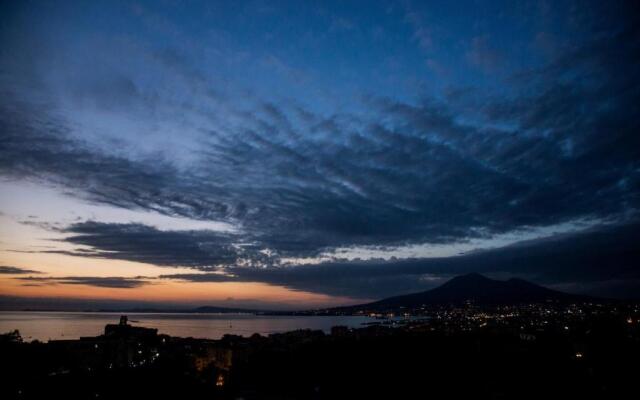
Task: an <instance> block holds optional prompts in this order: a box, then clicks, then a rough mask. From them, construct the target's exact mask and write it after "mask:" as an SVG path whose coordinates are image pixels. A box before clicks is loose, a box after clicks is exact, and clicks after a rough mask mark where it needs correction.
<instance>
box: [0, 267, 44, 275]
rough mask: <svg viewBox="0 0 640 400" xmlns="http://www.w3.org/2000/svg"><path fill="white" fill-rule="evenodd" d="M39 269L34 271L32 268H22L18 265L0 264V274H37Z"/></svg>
mask: <svg viewBox="0 0 640 400" xmlns="http://www.w3.org/2000/svg"><path fill="white" fill-rule="evenodd" d="M39 273H40V272H39V271H34V270H32V269H24V268H18V267H10V266H7V265H0V274H9V275H21V274H39Z"/></svg>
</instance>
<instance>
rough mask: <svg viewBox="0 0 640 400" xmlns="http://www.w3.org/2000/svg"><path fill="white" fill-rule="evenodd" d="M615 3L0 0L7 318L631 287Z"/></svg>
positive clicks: (610, 292)
mask: <svg viewBox="0 0 640 400" xmlns="http://www.w3.org/2000/svg"><path fill="white" fill-rule="evenodd" d="M639 11H640V10H638V4H637V2H634V1H627V2H625V1H608V2H602V1H518V2H512V1H504V2H502V1H460V2H450V1H442V2H440V1H433V2H412V1H335V2H300V1H291V2H286V1H282V2H280V1H247V2H244V1H233V2H229V1H219V2H218V1H202V2H197V1H171V0H165V1H149V2H145V1H137V2H121V1H92V2H85V1H64V0H63V1H56V2H49V1H5V2H2V5H0V306H1V305H2V304H11V305H15V304H18V305H19V304H36V303H37V304H53V303H51V302H57V303H55V304H66V305H72V304H75V305H76V306H82V305H86V304H97V303H96V302H98V303H99V302H102V303H100V304H126V305H132V304H163V305H172V306H176V307H178V306H180V307H183V306H184V307H186V306H192V305H205V304H206V305H218V306H230V307H252V308H264V309H300V308H314V307H325V306H334V305H345V304H355V303H362V302H366V301H369V300H374V299H380V298H383V297H387V296H391V295H398V294H403V293H411V292H416V291H421V290H427V289H429V288H433V287H435V286H437V285H439V284H441V283H443V282H444V281H446V280H447V279H450V278H451V277H453V276H455V275H458V274H462V273H468V272H479V273H483V274H486V275H488V276H492V277H497V278H507V277H512V276H517V277H520V278H524V279H528V280H531V281H532V282H536V283H539V284H542V285H545V286H548V287H552V288H556V289H559V290H565V291H568V292H573V293H586V294H592V295H599V296H606V297H619V298H625V297H637V296H638V293H640V264H639V260H640V257H639V255H640V249H639V248H638V247H639V246H638V243H640V219H639V218H638V207H639V206H640V129H639V128H640V123H639V121H638V116H639V115H640V12H639Z"/></svg>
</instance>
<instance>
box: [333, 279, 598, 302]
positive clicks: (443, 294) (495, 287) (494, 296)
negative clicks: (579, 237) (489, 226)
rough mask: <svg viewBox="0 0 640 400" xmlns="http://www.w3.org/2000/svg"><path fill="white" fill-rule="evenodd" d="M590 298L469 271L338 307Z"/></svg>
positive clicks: (577, 300)
mask: <svg viewBox="0 0 640 400" xmlns="http://www.w3.org/2000/svg"><path fill="white" fill-rule="evenodd" d="M590 300H594V298H592V297H588V296H581V295H575V294H569V293H564V292H559V291H557V290H552V289H548V288H545V287H543V286H539V285H536V284H534V283H531V282H527V281H525V280H523V279H518V278H511V279H508V280H506V281H500V280H495V279H490V278H487V277H486V276H483V275H480V274H477V273H472V274H467V275H461V276H458V277H455V278H453V279H451V280H449V281H448V282H446V283H444V284H443V285H441V286H439V287H437V288H435V289H431V290H427V291H425V292H420V293H413V294H407V295H402V296H395V297H389V298H386V299H383V300H380V301H376V302H373V303H368V304H362V305H358V306H352V307H342V308H341V310H345V309H349V310H353V311H356V310H360V309H367V310H376V309H395V308H400V307H404V308H416V307H420V306H422V305H429V306H433V305H460V304H464V303H467V302H472V303H473V304H476V305H508V304H523V303H544V302H558V303H570V302H585V301H590Z"/></svg>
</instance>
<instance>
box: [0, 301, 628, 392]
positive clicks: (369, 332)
mask: <svg viewBox="0 0 640 400" xmlns="http://www.w3.org/2000/svg"><path fill="white" fill-rule="evenodd" d="M607 307H609V308H607V309H603V306H594V305H583V306H581V305H572V306H571V307H567V308H562V309H558V308H557V307H546V306H535V307H534V308H532V306H527V307H524V308H513V307H511V308H508V309H506V308H498V309H493V310H490V311H487V310H480V309H475V308H472V307H468V308H456V309H449V310H446V309H439V310H437V311H434V313H433V315H432V316H431V317H430V318H428V319H420V320H415V319H414V320H407V321H403V322H401V323H393V324H392V323H386V324H385V323H384V321H383V322H382V323H380V324H376V325H371V326H367V327H363V328H361V329H348V328H346V327H335V328H333V329H332V332H331V334H325V333H323V332H321V331H308V330H303V331H294V332H289V333H283V334H274V335H270V336H268V337H264V336H260V335H254V336H252V337H249V338H243V337H238V336H225V337H224V338H222V339H221V340H204V339H191V338H174V337H169V336H166V335H158V334H157V332H156V330H155V329H147V328H139V327H134V326H131V325H129V324H128V323H127V321H126V318H124V317H123V319H122V321H121V323H120V324H114V325H108V326H107V327H106V328H105V334H104V335H101V336H98V337H92V338H82V339H80V340H66V341H50V342H48V343H39V342H31V343H24V342H22V341H21V338H20V336H19V333H17V332H13V333H9V334H5V335H2V336H1V339H0V340H1V342H2V343H1V344H0V346H1V347H0V353H1V355H2V356H1V359H0V365H1V366H0V368H1V370H0V373H1V376H2V382H3V383H2V386H1V393H0V398H3V399H13V398H29V399H45V398H55V399H58V398H59V399H89V398H91V399H95V398H107V399H121V398H140V399H153V398H176V399H192V398H193V399H197V398H209V399H215V398H219V399H240V398H242V399H298V398H300V399H339V398H354V399H357V398H388V399H401V398H435V399H438V398H474V399H540V398H563V399H615V398H621V399H622V398H633V397H635V395H633V394H634V393H635V394H636V395H637V393H638V388H637V378H638V376H640V328H639V327H640V322H639V320H638V318H639V314H638V309H637V306H624V307H622V306H615V307H613V306H607ZM532 309H535V310H536V312H533V313H532V312H531V310H532ZM518 310H519V311H518ZM629 396H631V397H629Z"/></svg>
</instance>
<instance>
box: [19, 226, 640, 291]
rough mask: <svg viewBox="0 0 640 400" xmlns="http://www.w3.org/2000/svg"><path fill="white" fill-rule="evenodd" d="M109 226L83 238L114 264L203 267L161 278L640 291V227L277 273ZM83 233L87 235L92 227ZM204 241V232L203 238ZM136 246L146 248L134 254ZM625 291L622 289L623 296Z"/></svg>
mask: <svg viewBox="0 0 640 400" xmlns="http://www.w3.org/2000/svg"><path fill="white" fill-rule="evenodd" d="M104 225H105V231H106V232H107V234H106V237H105V238H100V239H96V238H98V237H100V236H101V235H100V233H99V231H100V224H97V223H91V229H92V230H91V232H92V233H91V235H89V236H88V237H90V238H92V240H82V244H85V245H90V246H92V247H95V248H97V249H100V250H106V248H104V249H103V248H102V247H99V243H100V242H102V240H106V241H107V242H108V249H109V252H108V253H107V254H108V257H110V258H113V259H122V260H131V261H140V256H139V254H145V255H144V257H145V258H144V261H145V262H149V263H152V264H156V265H164V263H165V262H166V260H167V259H171V258H173V259H179V260H181V262H182V263H184V264H185V265H189V266H199V267H198V268H199V269H201V270H202V271H203V272H201V273H193V274H165V275H161V276H160V277H159V278H160V279H173V280H182V281H190V282H263V283H268V284H273V285H279V286H285V287H288V288H290V289H294V290H302V291H310V292H315V293H322V294H328V295H339V296H349V297H355V298H363V299H374V298H381V297H387V296H391V295H396V294H400V293H410V292H414V291H419V290H425V289H428V288H431V287H434V286H436V285H438V284H440V283H442V282H443V281H444V280H446V279H448V278H450V277H452V276H455V275H459V274H464V273H469V272H479V273H485V274H490V275H497V276H519V277H524V278H527V279H531V280H533V281H535V282H537V283H540V284H545V285H558V284H560V285H563V286H562V287H564V288H566V289H568V290H573V291H588V292H590V293H592V294H600V295H606V296H612V297H634V293H638V290H640V286H638V285H635V284H634V283H633V282H638V281H640V268H639V267H638V260H639V259H640V249H639V248H638V246H637V243H640V225H638V224H637V223H634V224H624V225H617V226H608V227H594V228H593V229H591V230H590V231H588V232H583V233H573V234H564V235H558V236H555V237H552V238H548V239H538V240H533V241H529V242H523V243H519V244H516V245H511V246H507V247H504V248H498V249H493V250H483V251H477V252H472V253H469V254H466V255H462V256H455V257H443V258H424V259H407V260H391V261H380V260H371V261H353V262H328V263H322V264H317V265H306V266H301V267H272V268H254V267H247V266H237V265H229V266H226V267H224V268H213V267H211V266H210V261H211V260H210V258H209V256H208V255H207V254H206V253H198V252H192V251H190V249H189V248H184V249H182V251H180V250H178V249H177V248H176V247H175V246H173V244H172V243H173V242H174V241H175V242H180V240H176V239H175V237H180V235H181V233H179V232H175V233H169V234H167V232H161V231H157V230H154V229H153V228H146V234H145V236H144V240H142V241H140V242H139V241H138V239H137V237H136V235H137V233H135V231H136V229H131V226H129V225H121V226H120V228H121V230H120V234H114V233H115V231H116V230H117V228H118V226H117V225H114V224H104ZM84 229H85V230H87V228H86V227H85V228H84ZM132 231H133V233H132ZM185 235H186V236H187V237H190V238H192V239H193V238H194V237H193V236H192V235H195V234H194V233H186V234H185ZM150 237H153V239H152V240H151V241H152V242H153V243H154V244H155V246H156V247H155V251H154V252H150V253H147V252H146V248H147V243H148V241H149V238H150ZM206 239H207V236H206V234H204V236H203V238H202V240H206ZM196 241H197V240H196ZM138 247H139V248H140V250H139V251H136V249H137V248H138ZM89 256H92V255H89ZM207 271H209V272H207ZM211 271H213V272H211ZM47 279H49V278H45V279H44V280H45V281H46V280H47ZM61 279H63V278H61ZM65 279H66V278H65ZM78 279H80V278H78ZM140 279H142V278H141V277H140V278H137V279H135V280H134V281H136V282H137V281H138V280H140ZM149 279H151V278H149ZM30 280H31V279H30ZM616 281H617V282H616ZM601 282H604V283H601ZM616 288H617V289H616ZM621 288H623V289H624V290H623V291H620V290H619V289H621ZM634 291H635V292H634Z"/></svg>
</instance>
